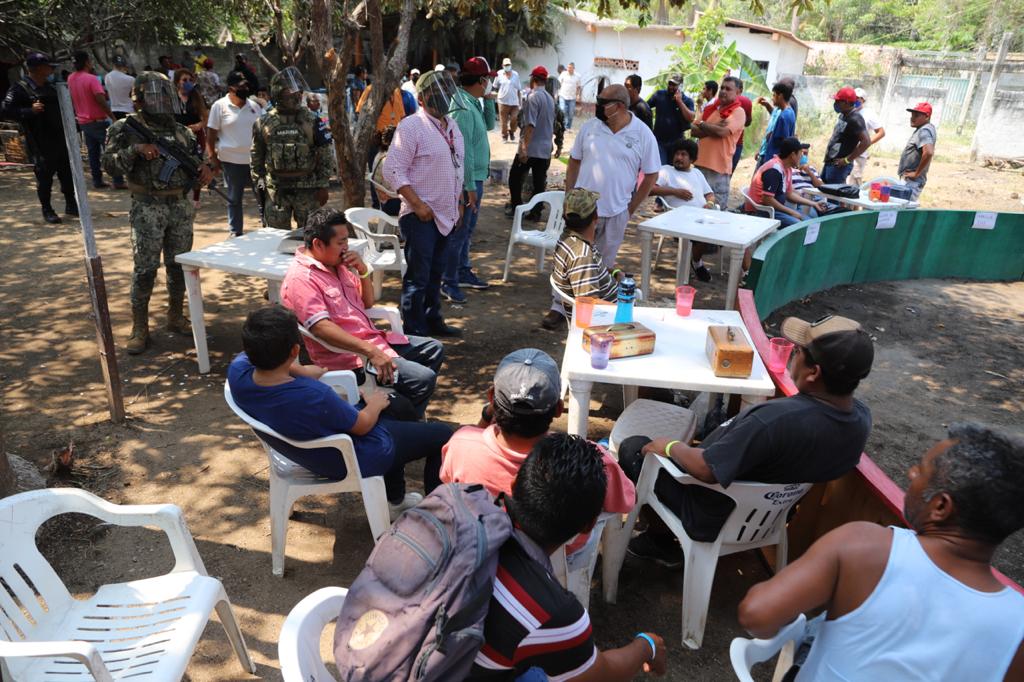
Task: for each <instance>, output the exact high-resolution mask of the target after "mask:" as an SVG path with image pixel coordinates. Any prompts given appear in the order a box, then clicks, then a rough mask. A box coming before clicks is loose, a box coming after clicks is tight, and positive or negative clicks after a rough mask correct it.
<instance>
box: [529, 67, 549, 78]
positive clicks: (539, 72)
mask: <svg viewBox="0 0 1024 682" xmlns="http://www.w3.org/2000/svg"><path fill="white" fill-rule="evenodd" d="M530 78H543V79H544V80H547V79H548V70H547V69H545V68H544V67H543V66H535V67H533V71H531V72H530Z"/></svg>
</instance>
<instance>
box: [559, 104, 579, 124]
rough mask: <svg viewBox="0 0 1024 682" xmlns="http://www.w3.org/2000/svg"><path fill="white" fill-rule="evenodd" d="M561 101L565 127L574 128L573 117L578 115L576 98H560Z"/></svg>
mask: <svg viewBox="0 0 1024 682" xmlns="http://www.w3.org/2000/svg"><path fill="white" fill-rule="evenodd" d="M558 99H559V103H560V104H561V107H562V113H563V114H564V115H565V129H566V130H571V129H572V119H573V117H574V116H575V115H576V100H574V99H562V98H561V97H559V98H558Z"/></svg>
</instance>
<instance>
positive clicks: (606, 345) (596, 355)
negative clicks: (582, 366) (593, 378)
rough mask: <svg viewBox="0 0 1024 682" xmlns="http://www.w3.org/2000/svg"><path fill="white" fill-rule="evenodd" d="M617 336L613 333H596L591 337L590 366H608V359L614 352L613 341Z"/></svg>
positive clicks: (600, 367)
mask: <svg viewBox="0 0 1024 682" xmlns="http://www.w3.org/2000/svg"><path fill="white" fill-rule="evenodd" d="M613 341H615V337H614V336H612V335H611V334H594V335H593V336H591V337H590V366H591V367H593V368H594V369H604V368H606V367H607V366H608V359H609V358H610V357H611V354H612V342H613Z"/></svg>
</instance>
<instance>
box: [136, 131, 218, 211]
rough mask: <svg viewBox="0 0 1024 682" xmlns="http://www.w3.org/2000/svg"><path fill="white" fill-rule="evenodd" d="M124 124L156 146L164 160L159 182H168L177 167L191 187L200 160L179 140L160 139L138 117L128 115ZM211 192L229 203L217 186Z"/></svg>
mask: <svg viewBox="0 0 1024 682" xmlns="http://www.w3.org/2000/svg"><path fill="white" fill-rule="evenodd" d="M124 124H125V126H127V127H128V129H129V130H131V131H132V132H133V133H135V135H137V136H138V137H139V138H140V139H141V140H142V141H143V142H144V143H145V144H151V145H153V146H154V147H156V149H157V151H158V152H160V158H162V159H163V160H164V165H163V167H162V168H161V169H160V175H159V176H158V177H159V178H160V182H170V180H171V175H173V174H174V171H176V170H178V169H179V168H180V169H181V170H183V171H184V172H185V175H186V176H188V179H189V181H188V186H187V187H186V188H185V190H186V191H188V190H190V189H192V185H194V184H195V183H196V181H197V180H199V165H200V162H199V161H197V160H196V157H195V155H193V154H192V153H191V152H189V151H188V150H187V149H185V147H184V146H183V145H182V144H181V143H179V142H176V141H175V142H168V141H166V140H162V139H160V138H159V137H157V136H156V134H154V133H153V131H152V130H150V129H149V128H147V127H146V126H144V125H142V124H141V123H139V121H138V119H137V118H135V117H134V116H128V117H127V118H125V119H124ZM209 190H210V191H211V192H214V193H216V194H217V195H218V196H220V198H221V199H223V200H224V202H225V203H231V201H230V200H229V199H228V196H227V195H226V194H224V192H222V191H221V190H220V189H219V188H217V187H209Z"/></svg>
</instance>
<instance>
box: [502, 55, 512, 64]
mask: <svg viewBox="0 0 1024 682" xmlns="http://www.w3.org/2000/svg"><path fill="white" fill-rule="evenodd" d="M501 65H502V66H512V60H511V59H509V58H508V57H505V58H504V59H502V60H501Z"/></svg>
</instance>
